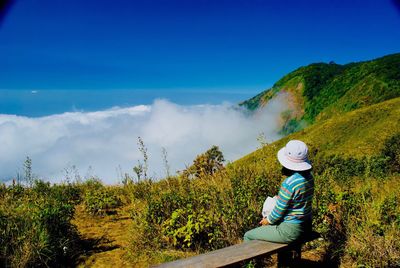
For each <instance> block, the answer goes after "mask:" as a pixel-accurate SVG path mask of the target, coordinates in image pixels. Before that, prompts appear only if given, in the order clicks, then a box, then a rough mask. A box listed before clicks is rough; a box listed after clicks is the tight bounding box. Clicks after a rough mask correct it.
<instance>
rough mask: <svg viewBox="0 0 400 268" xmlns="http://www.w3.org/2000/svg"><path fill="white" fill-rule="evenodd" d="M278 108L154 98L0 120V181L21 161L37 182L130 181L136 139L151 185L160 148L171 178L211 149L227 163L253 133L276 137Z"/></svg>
mask: <svg viewBox="0 0 400 268" xmlns="http://www.w3.org/2000/svg"><path fill="white" fill-rule="evenodd" d="M286 109H287V106H286V105H285V101H284V99H283V98H276V99H274V100H273V101H271V102H269V103H268V105H267V106H265V108H264V109H262V110H260V111H258V112H256V113H254V114H250V113H248V112H247V111H245V110H243V109H242V108H239V107H238V106H236V105H232V104H229V103H223V104H220V105H192V106H185V105H178V104H175V103H172V102H169V101H167V100H156V101H154V103H153V104H152V105H139V106H134V107H128V108H118V107H116V108H112V109H109V110H104V111H97V112H73V113H63V114H56V115H51V116H45V117H39V118H30V117H23V116H15V115H6V114H0V180H2V181H10V180H11V179H13V178H15V177H16V176H17V174H18V173H19V174H23V163H24V160H25V159H26V157H27V156H29V157H30V158H31V159H32V168H33V173H34V174H35V175H36V176H38V177H40V178H42V179H45V180H49V181H52V182H60V181H64V180H66V178H71V177H75V176H76V175H79V176H80V177H82V178H85V177H90V176H98V177H99V178H100V179H101V180H102V181H103V182H105V183H108V184H115V183H119V182H120V181H121V178H122V174H124V173H129V174H131V175H132V176H133V171H132V168H133V166H135V165H136V164H137V163H138V160H140V161H143V156H142V154H141V153H140V151H139V150H138V144H137V143H138V137H141V138H142V139H143V141H144V144H145V146H146V147H147V150H148V155H149V172H148V174H149V175H150V176H151V177H153V178H154V179H159V178H162V177H164V176H165V174H166V169H165V165H164V161H163V157H162V155H163V154H162V148H165V150H166V152H167V160H168V163H169V166H170V171H171V173H174V172H176V171H177V170H182V169H184V168H185V167H186V166H188V165H190V164H191V163H192V161H193V159H194V158H195V157H196V155H198V154H200V153H202V152H204V151H206V150H207V149H209V148H210V147H211V146H212V145H217V146H219V147H220V149H221V151H222V152H223V154H224V156H225V159H226V160H228V161H233V160H235V159H238V158H240V157H242V156H244V155H246V154H247V153H250V152H251V151H253V150H255V149H256V148H257V147H259V146H260V144H259V141H258V140H257V138H258V137H259V136H260V134H261V135H262V136H264V137H265V138H266V140H267V141H269V142H270V141H273V140H276V139H277V138H279V135H278V129H279V128H280V120H279V118H280V114H281V113H282V112H283V111H284V110H286Z"/></svg>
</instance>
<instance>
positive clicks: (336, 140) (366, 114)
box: [234, 98, 400, 166]
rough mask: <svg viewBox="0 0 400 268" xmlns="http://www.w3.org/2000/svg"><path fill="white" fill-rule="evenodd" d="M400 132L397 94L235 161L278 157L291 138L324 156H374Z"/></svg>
mask: <svg viewBox="0 0 400 268" xmlns="http://www.w3.org/2000/svg"><path fill="white" fill-rule="evenodd" d="M399 133H400V98H395V99H392V100H388V101H385V102H381V103H378V104H375V105H371V106H368V107H364V108H361V109H357V110H355V111H352V112H349V113H346V114H344V115H337V116H333V117H332V118H330V119H328V120H325V121H324V122H320V123H318V124H314V125H313V126H310V127H308V128H306V129H304V130H302V131H299V132H296V133H293V134H291V135H289V136H286V137H285V138H283V139H281V140H279V141H276V142H274V143H273V144H271V146H267V147H264V148H262V149H259V150H257V151H255V152H253V153H250V154H249V155H247V156H245V157H243V158H242V159H240V160H238V161H236V162H235V163H234V164H237V165H247V164H249V163H254V162H258V161H260V160H262V159H272V160H273V161H276V159H275V153H276V152H275V151H274V150H278V149H279V148H281V147H282V146H284V145H285V144H286V142H287V141H289V140H291V139H300V140H303V141H304V142H306V143H307V144H309V146H310V148H311V150H312V151H315V153H316V154H318V155H320V156H330V155H341V156H343V157H354V158H361V157H365V156H368V157H372V156H377V155H379V154H380V153H381V151H382V150H383V147H384V144H385V142H386V141H387V140H388V139H389V138H390V137H392V136H394V135H396V134H399ZM269 154H271V155H270V156H269ZM266 155H268V157H266ZM271 164H272V163H269V164H267V165H266V166H269V165H271Z"/></svg>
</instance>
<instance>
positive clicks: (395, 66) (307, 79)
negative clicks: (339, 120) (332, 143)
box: [241, 54, 400, 133]
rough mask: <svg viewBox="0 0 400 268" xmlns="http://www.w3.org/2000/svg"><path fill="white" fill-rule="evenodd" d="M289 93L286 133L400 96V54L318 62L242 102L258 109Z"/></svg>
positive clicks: (252, 108) (248, 106)
mask: <svg viewBox="0 0 400 268" xmlns="http://www.w3.org/2000/svg"><path fill="white" fill-rule="evenodd" d="M280 93H287V94H288V96H289V100H288V103H289V104H291V105H290V110H291V111H288V112H287V113H285V118H284V120H285V122H286V125H287V126H286V127H287V128H288V129H287V131H286V133H288V132H293V131H296V130H298V129H299V127H298V124H296V123H298V122H300V121H305V122H307V123H308V124H309V123H313V122H315V121H321V120H325V119H328V118H330V117H332V116H335V115H339V114H343V113H346V112H349V111H352V110H355V109H358V108H362V107H366V106H369V105H371V104H376V103H379V102H382V101H385V100H389V99H392V98H396V97H400V54H393V55H388V56H385V57H382V58H378V59H375V60H371V61H366V62H358V63H349V64H346V65H339V64H335V63H329V64H327V63H315V64H311V65H308V66H305V67H301V68H299V69H297V70H295V71H294V72H292V73H290V74H288V75H286V76H284V77H283V78H282V79H280V80H279V81H278V82H277V83H276V84H275V85H274V86H273V87H272V88H271V89H268V90H266V91H264V92H262V93H260V94H259V95H257V96H255V97H253V98H251V99H249V100H247V101H244V102H242V103H241V105H243V106H245V107H247V108H249V109H251V110H256V109H257V108H260V107H262V106H264V105H265V104H267V103H268V101H269V100H271V99H273V98H274V97H275V96H276V95H277V94H280Z"/></svg>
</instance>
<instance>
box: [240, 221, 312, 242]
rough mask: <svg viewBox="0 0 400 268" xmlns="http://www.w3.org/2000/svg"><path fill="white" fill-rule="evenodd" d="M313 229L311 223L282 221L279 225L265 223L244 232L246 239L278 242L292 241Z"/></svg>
mask: <svg viewBox="0 0 400 268" xmlns="http://www.w3.org/2000/svg"><path fill="white" fill-rule="evenodd" d="M310 231H311V224H294V223H287V222H281V223H280V224H278V225H265V226H261V227H258V228H255V229H252V230H250V231H247V232H246V233H245V234H244V241H245V242H246V241H250V240H266V241H270V242H276V243H290V242H293V241H295V240H297V239H299V238H301V237H302V236H303V235H306V234H307V233H308V232H310Z"/></svg>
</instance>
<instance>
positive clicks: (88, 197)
mask: <svg viewBox="0 0 400 268" xmlns="http://www.w3.org/2000/svg"><path fill="white" fill-rule="evenodd" d="M83 203H84V205H85V208H86V210H87V211H88V212H89V213H91V214H94V215H104V214H105V213H107V212H110V211H111V210H113V209H115V208H117V207H119V206H121V204H122V202H121V200H120V198H119V197H118V196H117V195H116V194H115V193H114V192H113V191H112V188H107V187H105V186H103V185H102V184H101V183H99V182H89V184H88V189H86V191H85V194H84V197H83Z"/></svg>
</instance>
